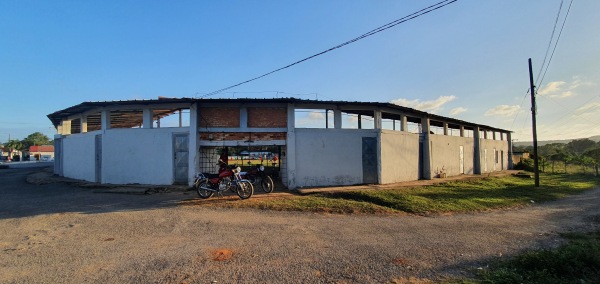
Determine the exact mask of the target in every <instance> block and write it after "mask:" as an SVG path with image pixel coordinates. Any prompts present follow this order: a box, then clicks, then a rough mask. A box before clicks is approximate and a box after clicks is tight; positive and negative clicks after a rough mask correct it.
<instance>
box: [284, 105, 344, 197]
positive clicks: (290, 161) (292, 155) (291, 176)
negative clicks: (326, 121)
mask: <svg viewBox="0 0 600 284" xmlns="http://www.w3.org/2000/svg"><path fill="white" fill-rule="evenodd" d="M294 110H295V106H294V104H288V106H287V115H288V119H287V121H288V127H287V128H288V129H287V141H286V153H285V159H286V161H287V169H286V170H287V187H288V189H289V190H294V189H296V130H295V127H294V125H295V124H296V117H295V112H294ZM340 116H341V114H340ZM335 121H336V119H335V112H334V124H335V123H336V122H335ZM340 124H341V121H340Z"/></svg>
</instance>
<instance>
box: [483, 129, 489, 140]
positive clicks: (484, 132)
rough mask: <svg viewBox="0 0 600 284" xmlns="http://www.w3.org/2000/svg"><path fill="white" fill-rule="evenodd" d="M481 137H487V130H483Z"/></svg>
mask: <svg viewBox="0 0 600 284" xmlns="http://www.w3.org/2000/svg"><path fill="white" fill-rule="evenodd" d="M483 139H488V131H487V130H483Z"/></svg>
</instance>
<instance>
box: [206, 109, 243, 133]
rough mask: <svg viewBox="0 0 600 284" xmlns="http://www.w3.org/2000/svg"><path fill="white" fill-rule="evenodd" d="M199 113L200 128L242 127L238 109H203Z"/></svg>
mask: <svg viewBox="0 0 600 284" xmlns="http://www.w3.org/2000/svg"><path fill="white" fill-rule="evenodd" d="M198 112H199V119H200V122H199V123H200V127H234V128H235V127H240V109H239V108H237V107H235V108H234V107H202V108H200V110H199V111H198Z"/></svg>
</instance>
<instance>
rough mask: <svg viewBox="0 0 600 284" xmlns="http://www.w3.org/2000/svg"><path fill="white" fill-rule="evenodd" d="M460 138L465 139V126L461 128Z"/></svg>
mask: <svg viewBox="0 0 600 284" xmlns="http://www.w3.org/2000/svg"><path fill="white" fill-rule="evenodd" d="M460 137H465V127H464V126H462V125H461V126H460Z"/></svg>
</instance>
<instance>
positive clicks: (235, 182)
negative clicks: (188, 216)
mask: <svg viewBox="0 0 600 284" xmlns="http://www.w3.org/2000/svg"><path fill="white" fill-rule="evenodd" d="M219 165H220V167H219V173H218V174H207V173H198V174H196V176H195V178H194V187H195V188H196V192H197V193H198V195H199V196H200V198H209V197H211V196H213V194H215V192H216V193H218V194H220V195H222V193H223V192H224V191H227V190H231V191H232V192H234V193H237V195H238V196H239V197H240V198H241V199H248V198H250V197H251V196H252V194H253V193H254V186H253V185H252V183H251V182H250V181H248V180H246V179H243V178H242V176H241V174H240V173H241V168H240V167H238V166H236V165H233V166H230V167H228V166H227V164H225V162H223V161H222V160H220V161H219Z"/></svg>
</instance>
